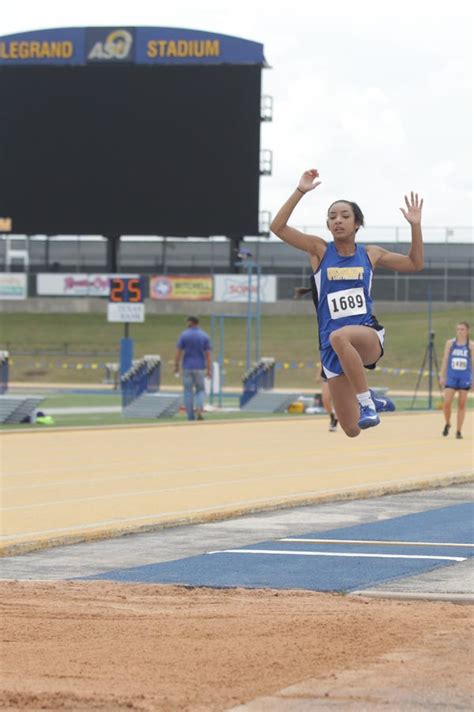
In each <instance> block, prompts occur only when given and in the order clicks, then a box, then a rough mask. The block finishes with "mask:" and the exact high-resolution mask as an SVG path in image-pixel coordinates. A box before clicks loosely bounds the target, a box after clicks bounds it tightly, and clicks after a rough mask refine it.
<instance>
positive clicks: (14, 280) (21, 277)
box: [0, 272, 28, 299]
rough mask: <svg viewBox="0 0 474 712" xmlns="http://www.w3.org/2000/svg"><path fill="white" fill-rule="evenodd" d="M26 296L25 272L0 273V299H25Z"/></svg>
mask: <svg viewBox="0 0 474 712" xmlns="http://www.w3.org/2000/svg"><path fill="white" fill-rule="evenodd" d="M27 296H28V283H27V280H26V274H23V273H15V272H2V273H1V274H0V299H26V297H27Z"/></svg>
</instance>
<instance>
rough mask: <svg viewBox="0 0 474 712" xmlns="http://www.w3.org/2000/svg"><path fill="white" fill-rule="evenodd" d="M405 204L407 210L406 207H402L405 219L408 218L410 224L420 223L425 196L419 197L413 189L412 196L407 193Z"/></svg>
mask: <svg viewBox="0 0 474 712" xmlns="http://www.w3.org/2000/svg"><path fill="white" fill-rule="evenodd" d="M405 205H406V210H405V209H404V208H400V210H401V211H402V213H403V217H404V218H405V220H408V222H409V223H410V225H420V224H421V209H422V207H423V198H421V199H420V198H418V193H414V192H413V191H411V193H410V198H408V197H407V196H406V195H405Z"/></svg>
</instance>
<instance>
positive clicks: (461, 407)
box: [456, 391, 467, 433]
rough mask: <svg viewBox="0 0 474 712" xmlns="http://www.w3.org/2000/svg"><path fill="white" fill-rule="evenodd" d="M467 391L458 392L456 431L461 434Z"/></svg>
mask: <svg viewBox="0 0 474 712" xmlns="http://www.w3.org/2000/svg"><path fill="white" fill-rule="evenodd" d="M466 402H467V391H458V416H457V426H456V430H457V432H458V433H460V432H461V430H462V426H463V423H464V418H465V416H466Z"/></svg>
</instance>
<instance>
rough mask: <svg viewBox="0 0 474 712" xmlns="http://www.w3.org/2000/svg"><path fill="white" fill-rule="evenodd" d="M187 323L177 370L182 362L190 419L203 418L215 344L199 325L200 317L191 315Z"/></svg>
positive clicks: (177, 357)
mask: <svg viewBox="0 0 474 712" xmlns="http://www.w3.org/2000/svg"><path fill="white" fill-rule="evenodd" d="M186 325H187V328H186V329H185V330H184V331H183V332H182V333H181V334H180V335H179V338H178V341H177V344H176V355H175V360H174V372H175V374H176V375H177V376H179V369H180V365H181V362H182V370H183V390H184V405H185V408H186V414H187V417H188V420H195V419H197V420H203V411H204V399H205V394H206V391H205V385H204V378H205V376H206V375H207V377H208V378H210V377H211V368H212V362H211V349H212V347H211V342H210V339H209V336H208V335H207V334H206V332H205V331H202V330H201V329H200V328H199V326H198V325H199V319H198V318H197V317H196V316H190V317H188V318H187V320H186Z"/></svg>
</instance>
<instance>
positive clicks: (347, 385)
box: [328, 374, 360, 438]
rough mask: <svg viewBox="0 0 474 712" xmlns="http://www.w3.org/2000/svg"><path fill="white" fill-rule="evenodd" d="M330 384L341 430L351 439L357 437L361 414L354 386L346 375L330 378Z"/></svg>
mask: <svg viewBox="0 0 474 712" xmlns="http://www.w3.org/2000/svg"><path fill="white" fill-rule="evenodd" d="M328 384H329V391H330V393H331V399H332V404H333V407H334V410H335V411H336V416H337V419H338V420H339V423H340V424H341V428H342V429H343V430H344V432H345V434H346V435H348V436H349V437H350V438H355V437H357V435H359V433H360V428H359V426H358V420H359V417H360V413H359V404H358V402H357V396H356V392H355V389H354V387H353V385H352V384H351V382H350V381H349V379H348V378H347V376H346V375H345V374H342V376H336V377H335V378H330V379H329V380H328Z"/></svg>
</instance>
